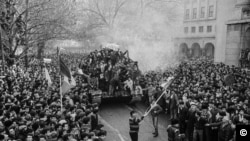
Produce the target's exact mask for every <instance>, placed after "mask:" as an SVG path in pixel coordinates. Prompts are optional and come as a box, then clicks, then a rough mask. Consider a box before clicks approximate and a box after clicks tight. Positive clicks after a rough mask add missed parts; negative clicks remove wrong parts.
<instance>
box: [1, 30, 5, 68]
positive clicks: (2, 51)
mask: <svg viewBox="0 0 250 141" xmlns="http://www.w3.org/2000/svg"><path fill="white" fill-rule="evenodd" d="M1 32H2V29H1V27H0V47H1V55H2V68H3V71H5V68H4V50H3V45H2V33H1Z"/></svg>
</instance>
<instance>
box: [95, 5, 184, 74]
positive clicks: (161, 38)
mask: <svg viewBox="0 0 250 141" xmlns="http://www.w3.org/2000/svg"><path fill="white" fill-rule="evenodd" d="M136 1H137V2H136ZM138 6H140V3H139V0H131V1H129V2H127V3H126V5H124V7H123V8H122V9H121V11H120V12H119V15H117V18H116V21H115V23H114V25H113V27H112V29H111V30H108V31H106V38H103V37H102V39H101V40H100V42H114V43H117V44H119V45H120V46H121V48H122V49H125V50H128V51H129V56H130V58H131V59H133V60H135V61H138V63H139V67H140V69H141V70H142V71H143V72H145V71H149V70H155V69H161V70H162V69H165V68H166V67H172V66H173V65H176V64H178V55H177V52H178V48H174V43H173V42H174V41H173V38H174V37H175V36H176V35H177V34H178V32H179V31H180V28H179V27H180V25H181V19H182V18H183V16H182V14H183V12H182V9H181V5H180V4H177V3H171V2H168V3H156V2H155V3H152V5H151V6H148V7H146V6H145V7H144V8H143V9H142V8H141V7H140V8H138Z"/></svg>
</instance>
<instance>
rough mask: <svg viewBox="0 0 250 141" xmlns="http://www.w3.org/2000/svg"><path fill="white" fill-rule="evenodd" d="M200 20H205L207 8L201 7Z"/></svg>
mask: <svg viewBox="0 0 250 141" xmlns="http://www.w3.org/2000/svg"><path fill="white" fill-rule="evenodd" d="M200 18H205V7H201V15H200Z"/></svg>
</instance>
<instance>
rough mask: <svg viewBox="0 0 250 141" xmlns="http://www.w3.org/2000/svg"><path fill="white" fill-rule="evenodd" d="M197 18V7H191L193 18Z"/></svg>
mask: <svg viewBox="0 0 250 141" xmlns="http://www.w3.org/2000/svg"><path fill="white" fill-rule="evenodd" d="M196 18H197V8H194V9H193V19H196Z"/></svg>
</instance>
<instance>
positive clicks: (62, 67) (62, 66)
mask: <svg viewBox="0 0 250 141" xmlns="http://www.w3.org/2000/svg"><path fill="white" fill-rule="evenodd" d="M59 61H60V70H61V74H63V75H64V76H66V77H68V78H69V79H70V78H71V74H70V70H69V68H68V67H67V66H66V64H65V63H64V62H63V61H62V59H61V57H59Z"/></svg>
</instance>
